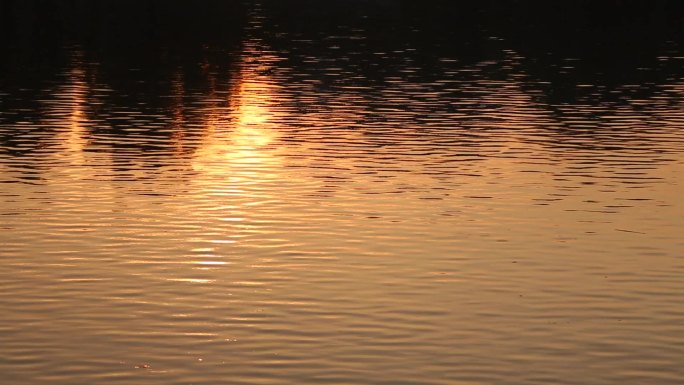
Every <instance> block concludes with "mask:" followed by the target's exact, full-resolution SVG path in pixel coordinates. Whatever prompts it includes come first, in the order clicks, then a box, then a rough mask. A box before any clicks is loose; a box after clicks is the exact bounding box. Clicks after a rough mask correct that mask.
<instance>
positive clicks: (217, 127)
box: [193, 51, 282, 187]
mask: <svg viewBox="0 0 684 385" xmlns="http://www.w3.org/2000/svg"><path fill="white" fill-rule="evenodd" d="M258 54H259V53H258V51H247V52H245V56H244V57H243V59H242V62H241V63H240V65H239V67H238V68H239V70H238V72H237V73H236V74H235V75H234V78H235V81H236V83H235V85H234V87H233V89H232V90H231V93H230V95H229V97H230V98H231V100H230V101H228V107H227V108H224V107H220V106H218V105H217V104H216V103H213V102H209V103H207V104H205V105H206V108H205V110H206V112H205V119H206V122H205V126H206V127H205V137H204V140H203V144H202V146H201V148H200V149H199V150H198V151H197V153H196V156H195V158H194V160H193V168H194V169H195V170H198V171H201V172H202V173H203V174H204V176H205V178H204V180H202V181H201V183H209V184H215V182H217V180H216V179H215V178H217V177H221V178H222V179H221V181H223V182H221V185H222V186H223V187H227V186H229V185H232V186H233V187H238V186H239V185H240V184H242V183H258V182H259V181H260V180H262V179H263V178H265V177H266V178H267V177H269V176H272V174H273V173H274V172H275V171H276V168H277V167H276V166H277V165H278V163H279V161H278V158H277V157H276V156H275V154H274V151H273V149H272V148H271V147H269V145H270V144H272V143H273V141H274V140H275V139H276V137H277V135H278V134H277V129H276V124H277V123H276V122H277V120H279V119H281V118H282V117H280V116H278V115H279V113H277V112H276V111H274V109H273V106H274V100H276V99H277V98H278V95H277V94H278V86H277V85H276V84H275V82H274V81H273V79H271V78H270V77H269V76H268V75H267V71H263V70H262V69H261V66H262V65H260V64H256V63H255V62H253V61H252V60H251V59H252V58H253V55H257V56H256V61H258ZM209 100H215V99H214V98H212V97H211V96H210V98H209ZM225 182H227V183H225ZM215 187H217V186H215Z"/></svg>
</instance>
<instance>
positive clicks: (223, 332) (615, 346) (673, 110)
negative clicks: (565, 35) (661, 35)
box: [0, 27, 684, 385]
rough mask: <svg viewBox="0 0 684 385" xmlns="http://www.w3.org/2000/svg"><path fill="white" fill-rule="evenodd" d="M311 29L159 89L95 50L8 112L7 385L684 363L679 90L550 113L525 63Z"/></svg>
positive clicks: (511, 376)
mask: <svg viewBox="0 0 684 385" xmlns="http://www.w3.org/2000/svg"><path fill="white" fill-rule="evenodd" d="M340 28H343V27H340ZM357 32H358V31H348V33H349V36H347V37H339V36H338V37H329V39H331V40H335V39H341V40H342V43H344V42H345V41H346V40H345V39H347V40H350V41H352V42H354V44H357V39H356V37H355V35H354V34H355V33H357ZM352 38H353V39H352ZM293 41H294V40H293ZM291 44H295V43H291ZM301 44H302V45H303V48H302V47H300V49H301V51H293V52H281V51H277V50H276V49H275V48H272V47H269V46H268V44H266V43H264V42H263V41H261V40H259V39H256V38H253V39H252V38H250V39H247V41H245V42H244V45H243V48H242V50H241V51H240V52H239V55H237V54H235V55H233V53H232V52H231V55H227V56H228V57H229V58H228V59H226V60H227V61H228V63H227V64H226V63H221V62H220V61H218V64H216V63H214V62H213V61H212V60H210V59H206V60H203V61H201V62H200V64H201V65H200V66H199V67H198V66H197V65H195V64H196V63H193V64H192V65H187V64H186V65H185V66H181V65H179V66H178V67H173V68H171V69H169V68H166V67H165V64H163V63H161V64H159V66H161V67H162V68H156V67H155V68H153V71H150V73H153V74H157V73H159V72H163V71H161V70H162V69H166V70H168V71H167V72H166V73H168V76H166V75H165V76H166V77H165V76H162V77H161V80H159V81H158V82H152V81H148V77H153V75H150V74H149V73H148V74H146V75H136V74H137V73H138V69H137V68H134V69H135V70H136V71H133V70H131V71H127V72H125V73H124V74H123V75H122V74H119V75H117V76H118V77H117V76H114V75H110V76H109V77H108V76H105V75H106V71H105V70H103V69H102V70H98V71H102V72H103V73H104V74H102V73H101V72H98V71H96V69H98V68H99V67H98V66H97V65H96V64H97V63H95V64H93V63H89V62H88V61H87V60H85V58H84V54H77V55H74V58H75V59H74V60H73V61H71V62H70V63H69V65H68V66H67V67H68V68H66V69H65V70H64V71H62V72H61V73H60V77H59V79H58V80H56V81H54V83H48V84H47V85H46V86H45V90H46V91H44V93H45V94H46V96H44V98H43V99H41V102H40V103H43V104H38V107H36V108H35V109H33V110H31V111H33V112H31V113H32V114H36V119H34V121H35V122H38V123H35V124H34V123H31V122H28V123H27V121H28V119H26V121H22V123H16V122H13V121H11V120H10V119H9V118H5V117H4V116H0V134H2V135H3V136H2V138H3V142H0V150H2V151H3V152H2V154H1V157H0V181H2V184H0V186H1V190H0V214H2V215H0V228H1V229H2V232H0V243H1V245H2V248H1V249H0V257H2V268H3V270H2V271H0V305H2V309H5V313H4V314H3V317H0V335H1V336H2V343H3V345H2V347H3V348H2V349H0V373H2V374H3V376H5V377H3V378H10V379H11V381H12V383H13V384H24V383H26V384H32V385H42V384H53V383H65V384H67V383H69V384H71V383H77V382H88V383H98V382H102V381H104V382H108V381H110V380H111V381H112V382H122V383H131V382H135V383H141V384H146V385H153V384H154V385H156V384H159V385H161V384H173V383H195V382H197V383H207V384H215V383H224V382H226V381H228V382H230V381H235V382H236V383H245V384H253V383H297V384H299V383H302V384H306V383H317V382H336V381H337V379H339V383H350V384H363V383H369V381H368V379H373V378H380V377H379V374H378V373H380V374H381V379H382V381H385V382H386V383H399V382H402V381H405V382H411V383H416V384H445V385H451V384H460V383H475V382H477V383H487V384H490V383H497V384H498V383H501V384H527V383H536V382H540V381H541V382H544V383H546V382H549V381H550V382H554V381H555V382H558V381H556V380H557V379H561V380H560V381H561V382H562V381H563V380H565V379H568V378H570V379H575V378H577V379H578V381H577V383H578V384H579V383H582V384H584V383H586V384H592V385H593V384H597V385H608V384H615V383H642V381H641V380H644V379H647V380H648V379H649V378H651V379H655V380H654V381H655V382H654V381H651V383H658V381H660V380H662V383H663V384H674V383H676V382H675V381H674V380H673V379H676V378H680V377H681V375H682V374H684V373H683V372H682V366H681V365H679V357H680V356H682V355H681V354H679V353H681V349H680V346H681V343H680V341H681V336H682V335H684V330H683V329H682V325H684V322H682V321H683V320H684V313H682V311H681V310H679V309H682V308H684V307H682V306H681V305H682V303H681V302H682V301H681V298H680V297H681V296H679V295H678V293H680V292H681V288H682V284H681V277H682V273H684V271H683V270H682V269H683V268H684V266H683V265H682V263H681V255H682V250H684V243H683V240H682V238H681V229H682V228H683V227H684V222H683V221H684V205H683V204H682V201H681V199H680V195H681V191H682V185H683V184H684V179H683V175H684V168H683V167H684V140H683V139H682V128H683V127H684V120H683V119H682V113H681V101H680V96H681V95H680V94H681V93H682V92H683V87H682V82H681V81H679V80H672V82H671V83H670V84H666V85H643V88H644V89H643V90H641V91H643V92H642V93H635V92H634V91H633V90H626V89H616V90H615V92H616V93H624V94H620V95H621V97H622V99H621V101H620V103H610V102H601V101H600V100H599V101H597V100H595V99H589V101H586V100H585V101H576V102H575V103H574V104H569V103H567V102H566V103H554V102H552V100H551V98H549V97H546V95H545V94H543V92H542V91H541V90H543V87H542V86H541V85H540V84H538V83H537V82H536V81H534V80H531V78H532V77H531V76H529V77H526V76H527V75H526V71H528V70H530V69H529V68H528V67H526V66H525V65H523V64H521V60H520V58H519V57H517V56H516V55H513V54H511V53H510V52H508V53H506V54H505V55H503V58H502V59H500V61H487V62H481V63H479V62H478V63H474V64H461V63H460V62H458V61H453V60H451V61H448V60H444V61H441V60H437V62H438V63H442V64H440V66H441V67H440V66H437V65H436V64H434V63H433V64H432V65H433V66H434V68H433V67H430V68H429V70H422V72H421V70H420V68H417V67H416V65H415V64H414V63H415V62H417V61H418V60H417V59H416V60H407V58H411V57H412V56H411V55H419V54H420V53H416V52H417V51H416V50H405V51H401V52H397V53H394V54H395V57H392V56H391V53H387V52H378V53H377V55H376V54H374V55H373V56H372V57H376V56H378V57H383V58H384V60H386V61H388V62H389V63H390V64H392V65H384V64H386V63H384V62H383V65H382V66H380V65H378V66H373V67H372V68H375V70H377V71H379V72H378V73H379V74H380V75H382V76H380V75H377V74H376V75H375V77H372V75H373V71H371V70H369V69H368V68H371V67H363V68H365V69H364V70H363V71H362V73H363V74H367V76H366V77H360V76H358V74H355V73H354V71H355V68H356V67H354V66H355V65H358V63H363V65H366V64H368V63H367V62H368V61H369V60H370V61H371V63H373V61H372V60H371V59H368V57H365V56H364V55H363V54H362V53H357V54H354V53H347V54H340V55H342V56H341V57H337V56H335V55H337V53H335V54H330V53H329V52H328V51H327V50H328V48H329V49H330V51H333V52H337V48H334V49H333V48H330V47H337V45H334V42H331V43H330V44H329V46H330V47H328V46H326V51H324V52H328V53H327V54H328V55H329V56H328V57H312V56H311V55H308V54H306V44H314V43H313V40H312V41H302V42H301ZM326 44H327V43H326ZM354 46H355V47H356V45H354ZM302 52H303V53H302ZM210 53H211V52H210ZM207 55H209V54H207ZM418 59H420V56H419V57H418ZM288 60H289V61H288ZM364 60H365V61H364ZM373 60H374V59H373ZM376 67H377V68H376ZM198 68H199V69H198ZM350 68H351V69H350ZM382 71H387V73H385V72H382ZM355 75H357V76H355ZM135 76H141V77H142V80H141V79H138V78H136V77H135ZM119 77H120V78H121V79H120V78H119ZM167 77H168V78H167ZM122 79H123V80H122ZM117 81H119V82H120V83H117ZM110 83H112V84H110ZM122 84H123V85H122ZM140 84H142V86H140V87H141V88H136V87H138V86H139V85H140ZM150 84H152V85H150ZM146 87H149V89H151V91H149V89H148V88H146ZM649 87H651V88H649ZM582 88H587V85H584V86H583V87H582ZM124 91H126V92H124ZM146 92H147V93H146ZM22 95H23V94H21V93H16V94H12V98H17V99H19V100H21V98H22V97H23V96H22ZM121 95H124V96H121ZM24 102H27V103H29V102H30V100H28V101H26V100H24ZM27 110H28V109H27ZM23 113H25V114H29V113H27V112H23ZM27 127H29V128H31V129H32V130H27V129H26V128H27ZM10 134H11V135H10ZM8 137H9V138H11V140H10V139H7V138H8ZM27 149H28V150H27ZM663 347H667V348H666V349H664V348H663ZM521 368H523V369H521ZM578 368H581V369H582V370H581V371H578ZM140 369H145V370H140ZM337 376H339V377H337ZM319 380H320V381H319ZM646 382H648V381H646ZM376 383H379V382H378V381H376Z"/></svg>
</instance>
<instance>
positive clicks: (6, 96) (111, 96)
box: [0, 0, 244, 174]
mask: <svg viewBox="0 0 684 385" xmlns="http://www.w3.org/2000/svg"><path fill="white" fill-rule="evenodd" d="M2 6H3V12H2V13H1V15H2V16H0V17H2V18H3V21H4V23H2V28H3V32H5V33H4V34H3V36H2V37H1V38H0V48H1V49H2V50H3V52H4V53H5V54H6V55H5V58H4V59H3V60H2V61H0V69H1V70H2V71H3V74H4V75H3V76H2V77H0V92H1V93H2V94H3V95H2V96H3V97H1V98H0V108H1V109H2V114H0V144H1V145H0V148H1V149H2V151H3V152H7V153H9V154H10V155H11V156H12V157H15V158H17V157H22V156H24V157H37V158H38V159H40V158H41V157H47V156H50V154H51V153H54V152H57V151H60V148H61V147H60V146H61V144H60V143H57V142H56V141H60V140H61V138H60V136H59V135H58V133H59V132H61V131H65V130H68V127H63V126H64V125H65V124H67V123H64V121H65V119H66V118H67V117H68V115H69V114H70V113H72V112H73V111H74V109H78V110H79V113H82V115H83V116H82V117H81V118H80V119H82V122H81V123H80V124H81V125H82V126H83V132H81V134H82V135H83V136H84V137H85V138H86V139H87V142H88V146H86V147H85V148H84V149H83V151H87V152H106V153H108V154H110V155H111V157H112V159H113V160H112V163H113V167H115V168H116V169H115V171H117V172H120V173H121V174H125V172H126V171H127V170H130V169H133V168H135V167H140V166H141V165H139V164H137V165H133V164H131V162H132V159H134V158H135V161H136V162H140V161H143V162H144V164H143V165H142V167H144V168H147V169H149V170H154V169H155V168H158V167H160V166H162V165H164V164H166V162H167V159H164V156H167V155H168V149H169V148H174V150H175V151H177V153H176V154H175V156H177V157H178V158H179V159H180V158H183V157H184V156H187V155H188V154H189V153H191V152H192V151H193V147H192V146H193V145H195V144H196V143H197V142H198V141H197V140H196V138H197V137H199V136H202V135H203V133H202V130H203V129H204V125H203V124H202V122H203V121H204V120H206V115H207V114H206V112H207V109H208V108H211V107H212V106H211V105H209V104H206V103H205V102H204V101H205V99H207V98H209V99H211V98H212V95H213V94H215V93H217V92H220V93H221V95H216V98H223V99H224V100H225V103H224V104H226V103H228V100H229V94H230V88H231V87H232V86H231V84H232V83H233V82H234V81H235V79H232V77H234V75H235V73H236V71H235V63H237V59H238V55H239V47H240V44H241V34H242V32H241V31H242V30H243V23H244V19H243V17H242V15H243V6H242V4H240V3H239V2H211V1H210V2H204V3H202V4H195V5H193V6H188V5H187V4H186V5H182V4H180V3H174V2H165V3H163V4H162V3H160V2H155V1H142V2H132V1H123V2H121V1H103V2H89V1H65V2H47V3H46V2H37V1H31V0H28V1H8V2H3V4H2ZM212 103H214V104H215V105H216V104H219V103H216V101H214V102H212ZM198 106H199V107H200V108H198ZM214 107H217V108H218V106H214ZM60 125H62V127H60ZM131 155H135V156H131ZM38 159H35V160H38ZM32 160H33V159H32ZM24 163H27V164H29V165H31V167H33V166H35V167H38V165H39V164H41V162H38V161H28V162H24Z"/></svg>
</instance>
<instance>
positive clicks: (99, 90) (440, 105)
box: [0, 0, 682, 175]
mask: <svg viewBox="0 0 684 385" xmlns="http://www.w3.org/2000/svg"><path fill="white" fill-rule="evenodd" d="M617 3H618V2H614V1H608V2H605V3H602V5H593V4H591V3H589V2H580V3H578V4H575V5H568V4H564V5H549V4H546V5H540V7H539V8H535V7H532V6H530V5H525V4H522V3H520V2H508V3H501V2H493V1H485V2H478V3H470V4H463V3H462V2H454V1H435V2H432V3H431V4H430V5H424V4H420V3H419V2H414V1H396V2H395V1H370V0H366V1H350V2H320V1H312V0H311V1H304V0H300V1H288V2H284V1H283V2H280V1H266V2H264V4H263V7H262V8H260V11H259V12H261V13H262V16H263V17H264V20H263V21H262V22H261V24H260V25H259V26H258V30H259V38H260V39H263V41H264V42H265V44H266V45H268V46H271V47H273V49H274V50H276V51H277V52H278V54H279V55H280V56H282V57H284V58H286V59H285V61H284V62H282V63H279V64H278V66H280V67H283V68H289V69H291V71H280V72H279V71H278V68H266V69H264V70H263V71H272V72H273V73H272V74H268V75H269V76H273V78H274V79H276V80H277V81H278V82H280V83H282V84H285V85H286V89H287V90H288V94H287V98H284V99H282V100H279V101H278V102H279V103H281V104H282V108H284V109H287V110H291V111H297V112H298V113H300V114H301V115H299V119H296V120H291V121H288V122H287V124H286V125H285V126H286V127H284V129H286V130H288V134H289V135H290V137H289V138H285V140H290V141H295V142H296V141H297V135H304V133H306V132H309V131H310V128H311V125H312V123H315V124H316V125H317V126H316V127H317V128H318V129H319V130H321V131H320V132H323V131H325V132H328V133H329V135H326V136H320V137H311V138H309V139H307V140H314V139H315V140H318V141H320V142H321V143H326V141H330V142H332V141H333V140H334V138H335V135H334V133H335V132H338V133H340V134H341V133H343V132H347V131H349V130H357V131H359V132H360V134H361V135H362V138H363V143H364V145H366V146H368V147H367V149H368V150H370V151H374V150H377V149H384V150H383V151H390V152H391V151H392V150H391V149H392V148H393V147H394V148H395V149H397V150H401V148H400V147H397V138H398V137H399V136H397V135H398V134H401V135H404V136H403V138H406V137H410V136H412V135H414V136H415V137H417V138H420V139H421V140H422V141H423V142H424V144H425V148H426V149H427V148H429V146H435V145H438V146H443V145H449V146H451V148H452V149H454V152H455V156H456V157H458V156H460V155H462V156H463V157H464V158H467V159H477V158H478V157H479V158H483V157H486V156H489V154H492V153H494V152H496V151H499V150H501V148H503V147H502V146H503V145H497V144H496V142H494V141H492V140H488V139H490V137H491V135H492V133H493V132H496V130H501V129H505V128H506V127H508V126H510V125H511V123H516V122H513V121H512V118H511V116H512V115H513V114H514V113H519V116H522V117H525V116H527V117H529V118H531V120H532V121H534V122H535V124H537V125H538V127H544V129H545V130H546V134H545V135H546V136H545V137H544V140H543V141H542V142H543V145H544V146H547V147H548V148H558V149H562V148H567V146H568V145H576V146H577V147H578V148H584V149H590V150H600V149H604V150H610V149H613V150H615V149H617V147H618V146H617V145H616V143H615V142H614V140H611V135H610V134H611V132H617V131H616V130H619V133H620V135H619V138H620V141H621V143H620V146H621V148H630V147H632V148H634V147H637V146H642V145H644V141H645V140H646V139H645V138H646V136H645V135H642V133H643V129H644V127H645V126H644V125H639V124H627V125H623V126H618V125H611V124H606V121H607V119H615V116H617V117H618V118H619V115H620V114H623V115H627V114H628V113H636V114H637V115H638V116H641V117H643V118H644V119H654V121H662V120H668V119H669V118H668V116H669V115H671V114H672V113H671V111H673V110H674V109H677V108H679V107H680V105H679V104H677V102H676V101H677V100H678V98H679V97H680V95H679V93H678V92H679V90H680V88H676V87H674V88H673V89H675V90H677V91H673V92H669V93H663V92H664V91H663V90H664V89H666V88H667V87H668V85H673V84H676V79H678V78H679V77H681V74H682V73H681V72H682V67H681V65H680V63H679V62H678V61H677V60H676V59H674V58H672V56H673V55H672V54H671V53H673V52H679V51H678V50H679V49H681V47H679V46H678V44H679V43H678V40H677V39H676V37H677V36H679V35H678V34H679V33H680V32H681V31H680V30H678V29H677V27H676V26H675V25H673V24H671V23H670V20H672V18H671V17H669V16H668V15H670V14H673V13H676V12H673V10H676V9H678V6H677V5H676V4H675V3H669V2H668V3H659V4H656V5H648V4H645V3H644V4H640V5H636V3H634V4H632V3H630V4H629V5H628V6H627V7H626V8H623V11H624V12H620V13H617V14H615V15H613V14H611V10H612V8H611V7H613V6H617ZM620 3H622V2H620ZM2 7H3V9H2V16H0V18H3V19H2V21H3V23H2V27H0V28H2V29H3V37H2V38H0V47H1V48H2V49H3V51H4V52H5V53H6V54H7V55H6V56H5V59H3V60H2V61H0V69H1V70H2V71H3V73H4V74H5V75H4V76H3V77H0V91H1V92H3V93H5V94H7V96H6V97H5V96H3V97H2V98H0V108H1V109H2V112H3V113H2V115H0V142H1V143H2V145H1V146H0V147H1V148H2V151H6V152H9V153H10V154H11V156H13V157H21V156H33V154H38V155H37V156H44V155H45V154H49V153H50V152H51V151H57V147H56V146H54V138H53V137H52V136H51V135H52V134H53V133H52V130H53V129H54V127H51V120H50V117H51V116H52V115H51V114H54V113H57V114H59V113H60V111H59V110H58V109H59V108H58V107H60V106H61V107H62V108H69V107H74V106H75V105H77V106H78V107H79V108H81V109H82V110H83V114H84V121H83V126H84V129H85V131H84V135H85V136H86V137H87V140H88V146H87V147H86V148H85V149H84V151H101V152H106V153H111V156H112V158H113V167H115V168H116V171H117V172H118V173H119V174H122V175H123V174H125V173H126V172H127V171H130V170H132V169H136V168H140V167H143V168H145V169H147V170H149V172H150V173H151V174H153V173H154V170H155V169H157V168H160V167H162V166H164V165H167V164H168V162H169V159H171V158H172V159H175V160H177V161H178V162H182V160H183V159H187V158H188V157H190V156H192V154H193V152H194V151H195V150H196V146H198V145H199V143H200V142H201V140H200V138H202V137H203V136H204V135H206V129H207V126H208V124H207V120H208V119H230V110H231V108H232V107H231V105H230V103H231V94H232V93H234V92H235V85H236V84H238V83H239V82H240V81H241V80H240V79H239V77H240V76H241V75H239V71H238V67H239V65H241V64H240V60H241V59H240V58H239V57H240V55H242V54H243V52H242V51H243V50H244V49H245V48H244V47H243V46H242V44H243V43H244V41H243V40H244V37H245V36H244V30H245V25H246V24H248V22H249V18H248V16H247V12H246V10H247V9H248V8H250V7H252V6H251V5H249V4H247V3H243V2H202V3H200V4H193V5H192V6H190V5H182V4H181V3H175V2H163V3H162V2H155V1H141V2H133V1H123V2H122V1H103V2H91V1H65V2H49V3H44V2H38V1H7V2H3V4H2ZM616 15H617V16H616ZM644 31H645V32H644ZM36 46H38V47H41V49H40V52H37V50H35V49H32V47H36ZM64 47H68V48H66V49H65V48H64ZM74 52H77V53H78V54H77V55H76V56H74ZM74 71H76V72H77V73H78V76H77V77H76V78H75V77H74V76H75V75H74ZM75 79H76V80H78V82H79V84H80V87H82V88H83V89H82V90H80V91H79V95H78V96H79V98H81V99H79V100H77V101H76V100H72V101H71V102H68V101H67V102H65V101H64V100H62V101H60V99H59V98H60V97H62V96H64V95H67V98H68V93H69V92H70V91H69V87H70V86H69V84H72V83H73V82H74V80H75ZM634 85H636V87H633V86H634ZM671 88H672V87H671ZM71 92H73V89H71ZM60 95H62V96H60ZM72 96H73V95H72ZM511 96H514V97H517V98H520V99H518V101H520V100H525V101H526V103H528V106H527V107H525V108H523V109H520V105H518V104H515V100H513V99H511V98H510V97H511ZM654 96H655V98H654ZM51 98H56V99H55V100H56V102H55V100H53V101H52V102H51V101H50V100H51ZM312 98H313V99H312ZM312 100H313V101H312ZM46 101H47V102H46ZM57 102H59V103H57ZM51 103H52V104H51ZM60 103H61V104H60ZM649 103H650V104H649ZM530 109H532V111H531V110H530ZM611 111H612V112H611ZM217 114H218V115H220V116H219V117H218V118H217ZM525 114H528V115H525ZM435 117H439V119H434V118H435ZM445 122H449V123H445ZM577 122H580V123H579V124H578V123H577ZM592 122H593V123H592ZM625 133H629V135H626V134H625ZM407 135H408V136H407ZM578 137H581V140H576V139H577V138H578ZM573 138H574V139H573ZM532 140H536V139H532ZM540 143H541V142H540ZM649 145H652V146H657V145H658V144H657V143H649ZM396 154H400V151H397V152H396ZM132 155H135V156H132ZM349 156H353V155H349ZM133 161H135V162H143V164H142V165H140V164H137V163H136V164H133V163H131V162H133ZM34 163H38V162H34Z"/></svg>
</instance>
